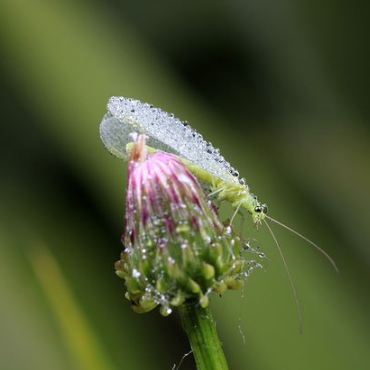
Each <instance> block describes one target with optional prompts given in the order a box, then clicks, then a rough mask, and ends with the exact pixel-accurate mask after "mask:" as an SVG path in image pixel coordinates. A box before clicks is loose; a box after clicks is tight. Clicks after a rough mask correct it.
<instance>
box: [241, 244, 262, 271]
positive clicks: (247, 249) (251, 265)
mask: <svg viewBox="0 0 370 370" xmlns="http://www.w3.org/2000/svg"><path fill="white" fill-rule="evenodd" d="M254 243H258V242H257V241H256V240H254V239H251V240H247V241H245V242H244V243H243V245H242V248H241V250H240V255H241V256H243V258H244V260H245V263H246V266H247V267H246V269H245V270H244V272H243V274H244V277H245V278H247V277H248V276H250V274H251V272H252V271H253V270H254V269H256V268H262V267H263V266H262V264H261V263H260V262H259V261H258V260H257V259H250V255H254V256H257V257H258V259H259V260H261V259H264V258H266V254H265V253H264V252H261V251H260V247H259V245H258V244H257V245H256V246H255V247H253V246H252V244H254Z"/></svg>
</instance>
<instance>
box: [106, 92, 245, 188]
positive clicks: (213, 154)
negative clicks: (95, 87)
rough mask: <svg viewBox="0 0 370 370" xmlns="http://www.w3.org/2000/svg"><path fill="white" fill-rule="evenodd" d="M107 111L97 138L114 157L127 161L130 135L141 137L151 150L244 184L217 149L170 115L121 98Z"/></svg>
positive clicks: (147, 105) (231, 181)
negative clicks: (166, 153)
mask: <svg viewBox="0 0 370 370" xmlns="http://www.w3.org/2000/svg"><path fill="white" fill-rule="evenodd" d="M107 108H108V112H107V114H106V115H105V116H104V118H103V120H102V122H101V124H100V137H101V139H102V141H103V143H104V145H105V147H106V148H107V149H108V151H109V152H111V153H112V154H113V155H114V156H116V157H118V158H120V159H123V160H126V145H127V144H128V143H130V142H132V138H131V136H130V134H131V133H132V132H138V133H143V134H146V135H147V137H148V139H147V144H148V146H150V147H152V148H155V149H158V150H162V151H165V152H168V153H173V154H176V155H178V156H180V157H182V158H185V159H187V160H188V161H190V162H192V163H193V164H195V165H197V166H198V167H200V168H202V169H203V170H204V171H207V172H209V173H210V174H212V175H213V176H216V177H219V178H220V179H222V180H225V181H227V182H229V183H232V184H239V183H240V182H241V183H244V182H243V179H239V174H238V172H237V171H236V170H235V169H234V168H233V167H231V165H230V163H228V162H227V161H226V160H225V158H224V157H223V156H222V155H221V154H220V152H219V150H218V149H215V148H214V147H213V146H212V144H211V143H210V142H207V141H205V140H204V139H203V137H202V135H200V134H199V133H197V132H196V131H195V130H194V129H193V128H191V127H190V126H189V125H188V124H187V123H186V122H182V121H180V120H179V119H177V118H176V117H174V115H173V114H170V113H167V112H164V111H163V110H161V109H159V108H156V107H154V106H153V105H150V104H147V103H142V102H141V101H139V100H134V99H130V98H124V97H111V98H110V99H109V102H108V105H107Z"/></svg>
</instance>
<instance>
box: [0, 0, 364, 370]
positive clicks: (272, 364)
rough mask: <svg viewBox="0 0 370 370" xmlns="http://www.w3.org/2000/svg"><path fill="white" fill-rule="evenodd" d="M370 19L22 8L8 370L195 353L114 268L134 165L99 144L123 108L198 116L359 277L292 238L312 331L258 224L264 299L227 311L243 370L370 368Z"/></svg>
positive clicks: (3, 340)
mask: <svg viewBox="0 0 370 370" xmlns="http://www.w3.org/2000/svg"><path fill="white" fill-rule="evenodd" d="M368 7H369V6H368V5H367V4H366V2H360V1H354V2H344V1H337V2H326V1H324V2H322V1H318V0H314V1H308V0H300V1H293V0H265V1H258V0H249V1H241V0H233V1H204V2H173V1H169V0H162V1H148V0H142V1H132V2H129V1H122V0H121V1H120V0H110V1H105V2H98V1H86V0H74V1H72V0H64V1H61V0H51V1H46V0H33V1H25V0H15V1H2V2H1V3H0V55H1V59H0V68H1V70H0V79H1V81H0V82H1V85H0V86H1V89H0V94H1V96H0V98H1V135H0V138H1V147H0V165H1V172H0V368H1V369H7V370H8V369H38V370H41V369H51V368H53V369H81V370H85V369H91V368H92V366H95V368H113V369H122V368H124V369H133V370H135V369H171V367H172V365H173V364H174V363H175V362H179V360H180V359H181V357H182V355H183V354H184V353H186V352H188V350H189V345H188V343H187V341H186V338H185V336H184V334H183V332H182V330H181V328H180V326H179V323H178V321H177V320H176V318H175V317H172V318H166V319H164V318H162V317H160V315H159V314H158V313H156V312H153V313H150V314H147V315H142V316H139V315H136V314H134V313H133V312H132V311H131V309H130V307H129V304H128V302H127V301H126V300H125V299H124V297H123V295H124V287H123V285H122V282H121V280H120V279H118V278H117V277H116V276H115V275H114V273H113V262H114V261H115V260H117V259H118V257H119V252H120V249H121V245H120V242H119V237H120V233H121V232H122V218H123V212H124V195H125V170H126V167H125V165H124V164H123V163H120V162H119V161H117V160H115V158H113V157H111V156H109V155H108V153H107V152H105V151H104V149H103V148H102V145H101V143H100V139H99V135H98V124H99V122H100V120H101V118H102V116H103V114H104V113H105V104H106V102H107V99H108V97H109V96H111V95H124V96H130V97H135V98H138V99H141V100H143V101H148V102H151V103H153V104H155V105H158V106H160V107H162V108H163V109H166V110H168V111H172V112H175V113H176V116H179V117H180V118H183V119H186V120H188V121H189V122H190V123H191V125H192V126H194V127H195V128H196V129H197V130H198V131H199V132H201V133H203V134H204V136H205V138H206V139H208V140H210V141H212V142H213V144H215V145H216V146H218V147H220V149H221V151H222V153H223V154H224V156H225V157H226V158H227V159H228V160H229V161H230V162H232V164H233V165H234V166H235V167H236V168H238V169H239V171H240V173H241V174H242V175H243V176H245V177H246V178H247V180H248V183H249V185H250V186H251V188H252V190H253V191H254V192H255V193H256V194H258V195H259V197H260V198H261V199H262V200H264V201H266V203H267V204H268V205H269V210H270V213H271V215H273V216H274V217H276V218H278V219H279V220H281V221H283V222H286V223H288V224H289V225H290V226H292V227H293V228H295V229H298V230H300V231H302V232H303V233H304V234H305V235H308V236H310V237H311V238H312V239H313V240H315V241H316V242H318V243H319V244H320V245H321V246H323V247H324V248H325V250H327V251H328V252H329V253H330V254H331V255H332V256H333V258H334V259H335V261H336V262H337V264H338V265H339V268H340V270H341V272H340V274H339V275H337V274H335V272H334V271H333V270H332V269H331V267H330V265H329V264H328V263H326V261H325V260H324V259H323V258H322V256H321V255H319V254H318V253H316V252H315V251H314V250H312V249H310V248H308V247H307V245H305V243H304V242H303V241H301V240H299V239H297V238H296V237H295V236H294V235H292V234H289V233H287V232H286V231H284V230H279V229H278V228H277V227H274V230H275V231H276V233H277V236H278V238H279V240H280V243H281V245H282V246H283V249H284V251H285V253H286V257H287V260H288V262H289V265H290V267H291V270H292V274H293V275H294V277H295V280H296V285H297V288H298V292H299V298H300V302H301V305H302V309H303V316H304V322H303V324H304V329H303V334H299V332H298V323H297V319H296V311H295V307H294V304H293V299H292V295H291V293H290V288H289V284H288V281H287V278H286V274H285V272H284V269H283V267H282V264H281V262H280V260H279V256H278V253H277V252H276V250H275V249H274V246H273V243H272V240H271V237H270V236H269V235H268V234H267V231H266V230H265V229H264V228H261V229H260V230H259V231H258V232H256V231H255V230H253V227H252V225H251V223H250V222H249V219H248V216H246V220H245V223H244V225H245V227H246V234H247V235H248V236H250V237H253V238H257V240H258V244H259V245H260V246H261V248H262V249H263V251H264V252H265V253H266V254H267V256H268V258H267V259H266V262H265V268H264V269H261V270H259V271H256V272H255V273H254V274H253V275H252V277H251V278H250V280H249V281H248V283H247V285H246V288H245V290H244V293H243V296H244V298H241V296H240V294H239V293H228V294H225V295H224V296H223V297H222V298H218V297H215V298H214V299H213V301H212V307H213V310H214V315H215V317H216V319H217V321H218V325H217V327H218V330H219V333H220V335H221V339H222V341H223V342H224V346H225V351H226V354H227V356H228V358H229V361H230V367H231V369H233V370H237V369H274V370H276V369H284V370H286V369H336V370H338V369H349V368H353V369H367V368H369V367H370V352H369V351H368V346H369V340H370V334H369V333H370V319H369V314H368V312H369V309H370V296H369V288H368V282H369V278H370V273H369V271H370V270H369V265H370V248H369V242H368V241H369V240H370V228H369V227H368V224H369V209H370V197H369V195H368V189H369V188H370V172H369V170H368V167H369V165H368V161H369V158H370V135H369V122H370V109H369V105H368V99H369V93H368V86H369V84H370V81H369V78H370V77H369V74H368V65H369V62H370V56H369V55H368V47H367V43H368V34H369V26H368V21H367V14H368V10H369V9H368ZM224 217H228V216H227V214H226V213H225V215H224ZM41 246H42V247H41ZM40 248H41V249H40ZM45 256H47V257H45ZM55 274H56V275H55ZM48 277H49V278H48ZM64 315H65V316H64ZM239 327H240V329H241V330H239ZM240 331H242V333H243V335H244V337H245V338H244V339H245V344H244V341H243V336H242V335H241V334H240ZM85 336H88V337H89V340H87V339H86V337H85ZM86 353H90V354H91V358H87V357H86ZM89 361H91V362H89ZM91 364H94V365H91ZM181 368H182V369H192V368H194V363H193V362H192V360H191V359H190V356H188V357H187V358H186V359H185V360H184V363H183V364H182V367H181Z"/></svg>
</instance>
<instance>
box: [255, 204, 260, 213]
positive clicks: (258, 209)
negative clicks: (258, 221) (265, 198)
mask: <svg viewBox="0 0 370 370" xmlns="http://www.w3.org/2000/svg"><path fill="white" fill-rule="evenodd" d="M254 212H257V213H261V212H262V207H261V206H255V207H254Z"/></svg>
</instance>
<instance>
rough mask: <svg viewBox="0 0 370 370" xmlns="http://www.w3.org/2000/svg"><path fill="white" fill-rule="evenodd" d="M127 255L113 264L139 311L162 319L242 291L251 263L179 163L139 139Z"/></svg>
mask: <svg viewBox="0 0 370 370" xmlns="http://www.w3.org/2000/svg"><path fill="white" fill-rule="evenodd" d="M122 242H123V244H124V247H125V248H124V251H123V252H122V254H121V259H120V260H119V261H118V262H117V263H116V272H117V274H118V275H119V276H120V277H122V278H124V279H125V282H126V286H127V294H126V296H127V298H128V299H129V300H130V301H131V302H132V306H133V308H134V310H135V311H136V312H147V311H150V310H151V309H153V308H154V307H156V306H157V305H159V306H160V308H161V313H162V314H163V315H168V314H170V313H171V311H172V309H173V307H176V306H179V305H181V304H183V303H184V302H185V301H195V302H197V303H199V304H200V305H201V306H203V307H206V306H207V305H208V303H209V295H210V293H212V292H217V293H223V292H224V291H225V290H227V289H236V288H238V287H240V286H241V285H242V284H243V282H244V280H245V276H246V271H247V264H248V263H247V262H246V260H245V258H244V256H243V255H242V253H241V243H240V239H239V238H238V237H236V236H235V235H234V232H233V230H232V228H231V227H230V226H224V225H223V224H222V223H221V222H220V221H219V219H218V215H217V211H216V210H215V208H214V207H212V205H211V204H210V203H209V202H208V201H207V198H206V196H205V195H204V193H203V191H202V188H201V186H200V185H199V183H198V181H197V180H196V178H195V177H194V176H193V175H192V174H191V173H190V172H189V170H188V169H187V168H186V166H185V165H184V164H183V163H182V161H181V160H180V159H179V158H178V157H176V156H174V155H172V154H168V153H165V152H154V153H148V152H147V150H146V147H145V136H144V135H139V136H136V137H135V140H134V144H133V147H132V149H131V152H130V155H129V164H128V184H127V197H126V217H125V227H124V234H123V237H122Z"/></svg>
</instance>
